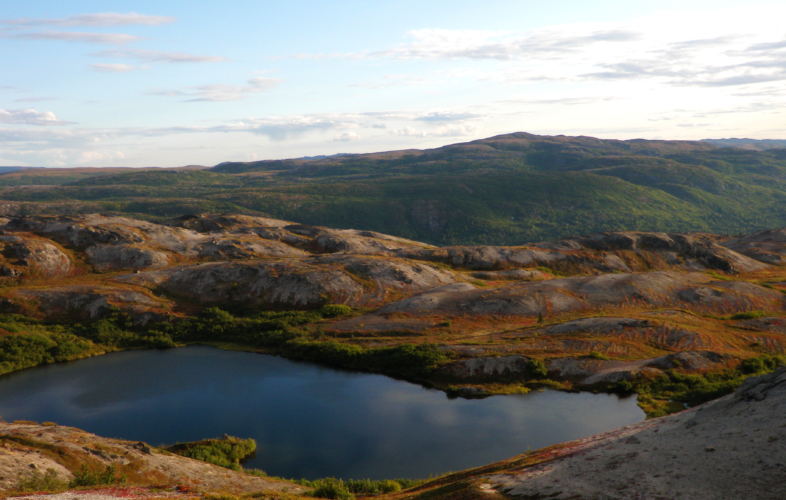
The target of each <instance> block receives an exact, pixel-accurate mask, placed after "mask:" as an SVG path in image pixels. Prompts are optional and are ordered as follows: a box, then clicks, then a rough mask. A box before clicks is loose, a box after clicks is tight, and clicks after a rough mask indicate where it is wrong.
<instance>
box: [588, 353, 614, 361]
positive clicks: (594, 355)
mask: <svg viewBox="0 0 786 500" xmlns="http://www.w3.org/2000/svg"><path fill="white" fill-rule="evenodd" d="M589 357H590V358H592V359H601V360H606V359H609V357H608V356H606V355H605V354H602V353H600V352H598V351H590V353H589Z"/></svg>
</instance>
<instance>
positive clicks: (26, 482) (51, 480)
mask: <svg viewBox="0 0 786 500" xmlns="http://www.w3.org/2000/svg"><path fill="white" fill-rule="evenodd" d="M66 488H68V481H63V480H62V479H60V477H59V476H58V475H57V471H56V470H54V469H47V470H46V473H44V474H41V473H40V472H39V471H37V470H34V471H33V474H32V475H31V476H28V477H27V478H22V477H21V475H20V476H19V479H18V481H17V483H16V486H15V488H14V489H16V490H18V491H58V490H64V489H66Z"/></svg>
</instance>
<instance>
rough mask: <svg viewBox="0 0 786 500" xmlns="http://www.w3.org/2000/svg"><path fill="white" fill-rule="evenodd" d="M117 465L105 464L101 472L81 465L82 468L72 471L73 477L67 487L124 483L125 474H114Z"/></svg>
mask: <svg viewBox="0 0 786 500" xmlns="http://www.w3.org/2000/svg"><path fill="white" fill-rule="evenodd" d="M116 472H117V467H116V466H115V464H111V465H107V466H106V469H104V471H103V472H95V471H92V470H90V469H88V468H87V466H85V465H82V468H81V469H79V470H78V471H77V472H75V473H74V479H72V480H71V482H70V483H69V485H68V486H69V488H77V487H80V486H106V485H112V484H125V483H126V480H127V479H126V476H120V477H117V476H115V474H116Z"/></svg>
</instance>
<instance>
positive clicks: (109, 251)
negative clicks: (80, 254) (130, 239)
mask: <svg viewBox="0 0 786 500" xmlns="http://www.w3.org/2000/svg"><path fill="white" fill-rule="evenodd" d="M85 253H86V254H87V256H88V257H89V258H90V261H91V262H92V263H93V265H94V266H95V267H96V269H97V270H99V271H107V270H110V269H142V268H148V267H166V266H168V265H169V259H170V257H171V255H172V254H171V253H169V252H162V251H159V250H153V249H152V248H146V247H144V246H142V245H139V244H121V245H109V244H105V245H94V246H91V247H88V248H87V250H85Z"/></svg>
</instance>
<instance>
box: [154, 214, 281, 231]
mask: <svg viewBox="0 0 786 500" xmlns="http://www.w3.org/2000/svg"><path fill="white" fill-rule="evenodd" d="M164 225H166V226H172V227H180V228H183V229H190V230H192V231H196V232H197V233H208V234H210V233H226V232H248V231H251V230H254V229H257V228H273V227H284V226H290V225H292V223H291V222H287V221H284V220H278V219H268V218H266V217H253V216H250V215H237V214H193V215H184V216H182V217H176V218H174V219H169V220H167V221H165V222H164Z"/></svg>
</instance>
